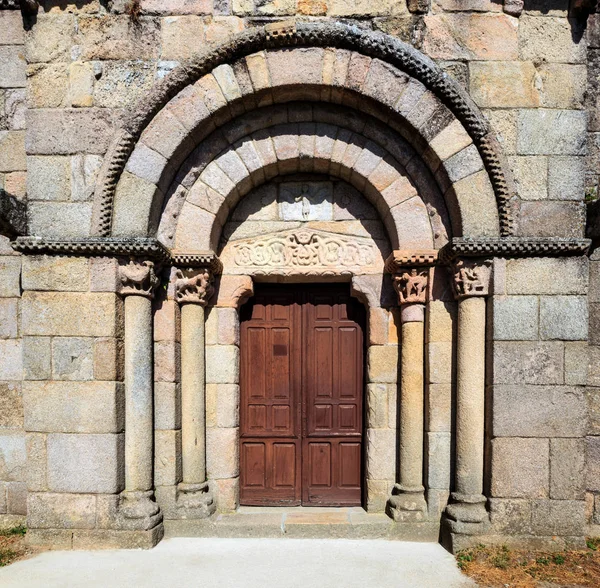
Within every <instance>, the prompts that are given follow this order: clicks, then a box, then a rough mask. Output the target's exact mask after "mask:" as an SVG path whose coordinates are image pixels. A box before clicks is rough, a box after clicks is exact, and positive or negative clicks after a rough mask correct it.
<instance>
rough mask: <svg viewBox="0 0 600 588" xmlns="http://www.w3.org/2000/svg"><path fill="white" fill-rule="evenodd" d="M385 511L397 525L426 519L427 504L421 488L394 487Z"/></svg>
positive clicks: (400, 485) (423, 490)
mask: <svg viewBox="0 0 600 588" xmlns="http://www.w3.org/2000/svg"><path fill="white" fill-rule="evenodd" d="M386 511H387V514H388V516H390V517H391V518H392V519H394V521H396V522H398V523H416V522H422V521H424V520H426V518H427V502H426V501H425V489H424V488H423V486H418V487H414V488H413V487H408V486H403V485H402V484H396V485H395V486H394V490H393V495H392V496H390V498H389V499H388V501H387V505H386Z"/></svg>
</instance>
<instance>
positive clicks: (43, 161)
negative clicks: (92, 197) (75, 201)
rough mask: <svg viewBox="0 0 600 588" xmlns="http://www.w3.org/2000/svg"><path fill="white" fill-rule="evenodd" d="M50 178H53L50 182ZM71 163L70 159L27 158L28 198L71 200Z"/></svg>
mask: <svg viewBox="0 0 600 588" xmlns="http://www.w3.org/2000/svg"><path fill="white" fill-rule="evenodd" d="M48 178H52V181H51V182H49V181H48ZM70 178H71V162H70V159H69V158H68V157H56V156H54V157H47V156H44V157H37V156H32V157H28V158H27V196H28V198H29V199H30V200H55V201H68V200H70V199H71V182H70Z"/></svg>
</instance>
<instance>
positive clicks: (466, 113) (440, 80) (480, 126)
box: [96, 23, 513, 236]
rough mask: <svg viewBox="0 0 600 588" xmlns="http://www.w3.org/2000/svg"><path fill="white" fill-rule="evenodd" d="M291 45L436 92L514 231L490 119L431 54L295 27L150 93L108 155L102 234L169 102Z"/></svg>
mask: <svg viewBox="0 0 600 588" xmlns="http://www.w3.org/2000/svg"><path fill="white" fill-rule="evenodd" d="M286 47H334V48H339V49H349V50H352V51H355V52H358V53H362V54H364V55H367V56H370V57H374V58H378V59H380V60H382V61H385V62H387V63H390V64H391V65H394V66H395V67H397V68H398V69H400V70H401V71H404V72H406V73H407V74H409V75H411V76H412V77H414V78H415V79H417V80H418V81H419V82H421V83H422V84H423V85H424V86H425V87H426V88H428V89H429V90H430V91H432V92H433V93H434V94H435V95H436V96H437V97H438V98H439V99H440V100H441V101H442V102H443V103H444V104H445V106H446V107H447V108H448V109H449V110H450V111H451V112H452V113H453V114H454V115H455V116H456V118H457V119H458V120H459V121H460V122H461V123H462V124H463V126H464V127H465V129H466V131H467V132H468V133H469V135H470V136H471V138H472V139H473V142H474V144H475V145H476V146H477V148H478V150H479V153H480V155H481V158H482V160H483V162H484V165H485V168H486V171H487V173H488V175H489V178H490V181H491V183H492V186H493V189H494V194H495V197H496V202H497V206H498V210H499V217H500V230H501V234H502V236H507V235H511V234H512V233H513V218H512V212H511V207H510V200H511V199H512V197H513V193H512V191H511V189H510V188H509V183H508V181H507V179H506V170H505V167H504V165H503V162H502V158H501V154H500V148H499V146H498V144H497V141H496V140H495V137H494V136H493V134H492V133H491V129H490V126H489V124H488V122H487V121H486V119H485V117H484V116H483V115H482V114H481V112H480V111H479V109H478V108H477V106H476V105H475V104H474V102H473V101H472V100H471V98H470V97H469V96H468V94H467V93H466V91H465V90H464V89H462V88H461V87H460V86H459V85H458V84H457V83H456V82H455V81H454V80H453V79H452V78H450V77H449V76H448V75H447V74H445V73H444V72H443V71H442V70H441V69H440V68H439V67H438V66H437V65H436V64H435V63H434V62H433V61H431V60H430V59H429V58H427V57H426V56H425V55H423V54H422V53H420V52H419V51H417V50H416V49H414V48H413V47H411V46H410V45H407V44H406V43H403V42H402V41H400V40H398V39H395V38H393V37H390V36H388V35H385V34H382V33H378V32H371V31H367V30H364V29H361V28H359V27H357V26H351V25H346V24H342V23H327V24H323V23H292V24H288V25H282V24H278V25H274V26H273V25H271V26H267V27H259V28H255V29H251V30H248V31H245V32H243V33H241V34H240V35H238V36H236V37H234V38H233V39H232V40H230V41H228V42H226V43H223V44H221V45H218V46H216V47H213V48H210V49H207V50H205V51H203V52H201V53H199V54H198V55H197V56H196V57H195V58H194V59H192V61H191V62H189V63H187V64H184V65H181V66H180V67H178V68H177V69H175V70H174V71H173V72H172V73H171V74H170V75H169V76H168V77H167V78H165V80H164V82H163V83H161V84H158V85H157V86H156V87H155V88H154V89H153V90H152V91H151V92H150V94H149V95H148V97H147V98H146V99H145V100H144V101H143V102H142V103H141V105H140V107H139V109H138V110H137V111H136V112H135V113H134V115H133V116H132V117H131V118H130V119H129V120H128V121H127V122H126V123H125V125H124V127H123V128H122V129H121V130H120V131H119V134H118V136H117V137H116V139H115V141H114V143H113V146H112V148H111V150H110V151H109V153H108V154H107V164H106V167H105V170H104V177H103V181H102V182H101V184H100V185H99V186H98V188H97V192H96V196H97V198H98V199H99V201H100V208H99V218H98V231H99V234H100V235H101V236H108V235H110V232H111V224H112V211H113V200H114V194H115V190H116V186H117V183H118V181H119V178H120V176H121V173H122V172H123V170H124V168H125V165H126V163H127V160H128V158H129V156H130V154H131V152H132V151H133V149H134V147H135V144H136V143H137V140H138V139H139V137H140V136H141V134H142V131H143V130H144V128H145V127H146V126H147V125H148V124H149V123H150V121H151V120H152V119H153V118H154V116H155V115H156V114H157V113H158V112H159V111H160V110H161V109H162V108H163V107H164V106H165V105H166V104H167V103H168V101H169V100H170V99H171V98H173V97H174V96H176V95H177V94H178V93H179V92H180V91H181V90H183V89H184V88H185V87H186V86H188V85H189V84H191V83H193V82H195V81H196V80H198V79H200V78H201V77H202V76H204V75H206V74H207V73H210V72H211V71H212V70H213V69H215V68H216V67H218V66H219V65H221V64H224V63H228V62H232V61H235V60H237V59H239V58H241V57H244V56H246V55H250V54H252V53H253V52H256V51H260V50H262V49H268V48H286Z"/></svg>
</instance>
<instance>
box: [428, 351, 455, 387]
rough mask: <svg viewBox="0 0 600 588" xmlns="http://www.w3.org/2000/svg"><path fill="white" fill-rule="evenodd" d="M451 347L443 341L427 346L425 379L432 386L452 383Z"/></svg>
mask: <svg viewBox="0 0 600 588" xmlns="http://www.w3.org/2000/svg"><path fill="white" fill-rule="evenodd" d="M452 360H453V357H452V345H451V343H450V342H447V341H444V342H440V343H434V342H431V343H429V344H428V345H427V379H428V381H429V382H430V383H432V384H447V383H450V382H451V381H452Z"/></svg>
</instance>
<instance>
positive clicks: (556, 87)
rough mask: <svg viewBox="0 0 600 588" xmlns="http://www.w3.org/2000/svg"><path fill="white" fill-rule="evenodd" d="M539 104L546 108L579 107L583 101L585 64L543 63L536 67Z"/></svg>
mask: <svg viewBox="0 0 600 588" xmlns="http://www.w3.org/2000/svg"><path fill="white" fill-rule="evenodd" d="M536 81H537V83H538V85H539V86H540V95H541V105H542V106H545V107H546V108H581V107H582V106H583V102H584V96H585V89H586V81H587V68H586V66H585V65H568V64H564V63H543V64H542V65H541V66H540V67H539V69H538V78H537V80H536Z"/></svg>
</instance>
